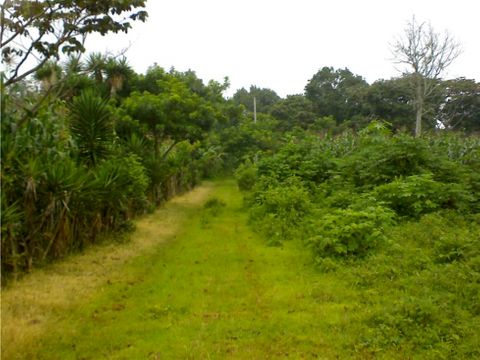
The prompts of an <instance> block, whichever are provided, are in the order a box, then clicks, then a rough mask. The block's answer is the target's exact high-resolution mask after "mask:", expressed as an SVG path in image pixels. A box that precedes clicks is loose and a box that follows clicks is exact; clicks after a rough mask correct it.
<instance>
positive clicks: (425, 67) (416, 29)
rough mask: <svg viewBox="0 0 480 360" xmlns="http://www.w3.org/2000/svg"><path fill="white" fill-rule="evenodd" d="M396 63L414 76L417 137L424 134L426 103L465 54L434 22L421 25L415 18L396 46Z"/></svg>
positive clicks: (409, 23)
mask: <svg viewBox="0 0 480 360" xmlns="http://www.w3.org/2000/svg"><path fill="white" fill-rule="evenodd" d="M392 53H393V55H394V62H395V63H396V64H399V65H405V66H406V68H405V69H403V70H402V71H403V72H404V73H406V74H411V75H412V76H411V79H412V85H413V86H412V89H413V91H414V99H415V101H414V108H415V136H417V137H418V136H420V135H421V133H422V116H423V115H424V111H425V101H426V99H427V98H428V97H429V96H431V95H432V94H433V92H434V91H435V89H436V88H437V86H438V85H439V80H440V76H441V74H442V73H443V72H444V71H445V69H446V68H447V67H448V66H450V65H451V64H452V63H453V61H454V60H455V59H456V58H457V57H458V56H459V55H460V54H461V49H460V44H459V43H458V42H457V41H456V40H455V39H454V38H453V37H452V36H451V35H450V34H449V33H448V32H447V31H445V33H444V34H440V33H438V32H436V31H435V30H434V29H433V27H432V25H431V24H430V23H426V22H422V23H418V22H417V21H416V19H415V17H413V18H412V20H411V21H409V22H408V23H407V27H406V28H405V31H404V34H403V36H402V37H399V38H397V39H396V40H395V42H394V43H393V44H392Z"/></svg>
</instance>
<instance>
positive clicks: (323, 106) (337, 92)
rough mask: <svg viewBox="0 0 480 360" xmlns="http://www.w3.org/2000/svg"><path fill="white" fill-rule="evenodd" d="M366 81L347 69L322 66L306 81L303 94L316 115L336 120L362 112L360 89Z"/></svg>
mask: <svg viewBox="0 0 480 360" xmlns="http://www.w3.org/2000/svg"><path fill="white" fill-rule="evenodd" d="M366 87H367V83H366V81H365V80H364V79H363V78H362V77H361V76H358V75H354V74H353V73H352V72H351V71H350V70H348V69H338V70H334V68H333V67H323V68H322V69H320V70H319V71H318V72H317V73H316V74H315V75H313V77H312V78H311V79H310V80H309V81H308V83H307V85H306V86H305V96H306V98H307V99H309V100H310V101H311V102H312V104H313V106H314V109H315V113H316V114H317V115H318V116H330V115H331V116H333V117H334V119H336V120H337V121H338V122H342V121H344V120H347V119H349V118H350V117H352V116H353V115H355V114H362V112H363V110H362V102H361V101H360V100H361V98H362V96H363V95H362V91H363V89H364V88H366Z"/></svg>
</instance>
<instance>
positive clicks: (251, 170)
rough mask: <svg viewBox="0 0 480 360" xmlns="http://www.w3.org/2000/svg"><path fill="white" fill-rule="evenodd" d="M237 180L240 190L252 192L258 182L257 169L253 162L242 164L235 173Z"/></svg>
mask: <svg viewBox="0 0 480 360" xmlns="http://www.w3.org/2000/svg"><path fill="white" fill-rule="evenodd" d="M235 178H236V180H237V184H238V188H239V189H240V190H242V191H246V190H252V188H253V187H254V185H255V183H256V181H257V168H256V167H255V166H254V165H253V164H252V163H251V162H245V163H243V164H240V166H239V167H238V169H237V170H236V171H235Z"/></svg>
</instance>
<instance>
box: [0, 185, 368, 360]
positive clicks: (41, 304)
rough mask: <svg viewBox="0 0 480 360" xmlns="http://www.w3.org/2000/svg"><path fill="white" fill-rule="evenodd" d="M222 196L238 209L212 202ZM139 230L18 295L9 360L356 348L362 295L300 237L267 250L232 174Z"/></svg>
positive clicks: (10, 308) (9, 325)
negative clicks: (353, 324) (350, 333)
mask: <svg viewBox="0 0 480 360" xmlns="http://www.w3.org/2000/svg"><path fill="white" fill-rule="evenodd" d="M212 198H216V199H219V200H220V201H221V202H223V203H225V204H226V206H223V207H222V206H220V207H213V208H210V209H207V208H204V207H203V204H204V203H205V201H206V200H207V199H212ZM138 227H139V229H138V231H137V232H136V233H135V234H134V235H133V236H134V238H135V240H134V241H133V242H132V243H129V244H127V245H124V246H121V247H120V249H119V250H114V248H113V247H107V248H104V249H100V250H99V249H96V250H95V251H92V252H91V253H87V254H85V255H82V256H79V257H75V258H73V259H71V260H68V261H66V262H64V263H63V264H59V265H58V266H55V267H52V269H50V270H48V271H46V272H39V273H37V274H33V276H31V277H30V278H27V279H26V280H25V281H24V282H23V283H21V284H19V285H18V286H17V287H15V288H14V289H10V290H7V291H6V292H5V294H3V295H2V297H3V299H2V302H3V307H4V308H3V313H4V314H6V315H5V316H4V317H3V316H2V317H3V320H4V321H3V322H2V331H3V329H4V328H5V334H4V336H3V337H2V345H3V349H2V355H3V356H2V359H15V358H21V359H225V358H229V359H283V358H292V359H298V358H300V359H310V358H323V359H335V358H345V357H350V356H351V355H352V353H351V352H350V351H351V348H350V350H348V351H347V350H346V349H348V347H346V346H345V345H346V344H349V343H351V342H352V339H351V338H350V339H347V337H346V335H343V333H344V330H345V329H346V328H347V327H348V326H349V323H350V320H352V319H354V318H355V317H356V316H357V315H356V312H355V306H356V305H355V304H356V303H357V301H356V293H355V292H353V290H349V289H348V287H347V286H345V284H342V282H341V280H340V281H339V279H338V278H334V277H333V276H332V278H330V277H329V274H328V273H327V274H318V273H315V271H313V270H312V266H311V264H309V261H310V260H309V256H308V254H307V253H305V252H304V250H302V249H301V248H300V247H296V245H295V243H293V242H292V243H287V244H286V245H285V246H284V247H267V246H266V245H265V241H264V240H263V239H260V238H259V237H258V236H257V235H256V234H254V233H253V232H252V230H251V229H250V228H249V227H248V225H247V215H246V213H245V211H244V210H243V209H242V200H241V195H240V194H239V193H238V191H237V189H236V186H235V185H234V183H233V182H232V181H223V182H217V183H215V184H214V185H212V184H210V185H207V186H203V187H201V188H199V189H197V190H196V191H195V192H194V193H191V194H188V195H187V196H184V197H181V198H177V199H176V200H175V201H173V202H172V203H170V204H168V205H167V206H166V207H165V208H164V209H162V210H160V211H158V212H157V213H155V214H154V215H153V216H150V217H147V218H145V219H143V220H142V221H140V223H139V225H138ZM167 239H170V240H169V241H165V240H167ZM122 249H123V250H122ZM116 251H118V252H119V253H116ZM69 282H71V284H69ZM35 283H38V284H44V285H42V287H41V288H40V287H39V286H40V285H35ZM30 289H33V290H30ZM26 291H29V292H32V293H31V294H27V295H21V294H22V293H23V292H26ZM34 292H36V294H35V293H34ZM21 296H22V297H21ZM37 296H40V301H38V298H37ZM19 299H21V300H19ZM29 306H33V307H34V309H31V312H32V314H33V315H32V314H30V315H29V316H24V317H23V318H22V316H20V315H21V314H22V312H27V313H28V311H27V309H28V307H29ZM40 314H44V318H42V317H41V315H40ZM16 317H17V318H16ZM357 320H358V319H357ZM18 321H20V322H18ZM15 324H17V325H18V326H19V327H20V328H19V329H18V331H17V332H15ZM22 327H23V328H22ZM25 328H26V329H30V330H28V331H27V334H26V335H25V336H24V337H23V339H22V336H20V335H19V334H20V333H22V332H23V331H24V329H25ZM5 335H6V336H7V337H9V338H7V339H5ZM15 336H20V338H15ZM345 351H347V352H345ZM357 355H358V354H357Z"/></svg>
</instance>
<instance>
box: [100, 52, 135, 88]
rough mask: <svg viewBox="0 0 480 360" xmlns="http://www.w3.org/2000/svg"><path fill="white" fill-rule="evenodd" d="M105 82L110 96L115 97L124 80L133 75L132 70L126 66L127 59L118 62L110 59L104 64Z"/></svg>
mask: <svg viewBox="0 0 480 360" xmlns="http://www.w3.org/2000/svg"><path fill="white" fill-rule="evenodd" d="M105 72H106V74H107V82H108V84H109V85H110V96H111V97H115V95H116V94H117V92H118V91H120V90H121V89H122V88H123V85H124V82H125V80H126V79H127V78H128V77H129V76H130V75H131V74H133V70H132V68H131V67H130V65H129V64H128V61H127V58H125V57H122V58H121V59H120V60H117V59H115V58H110V59H108V61H107V62H106V64H105Z"/></svg>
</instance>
